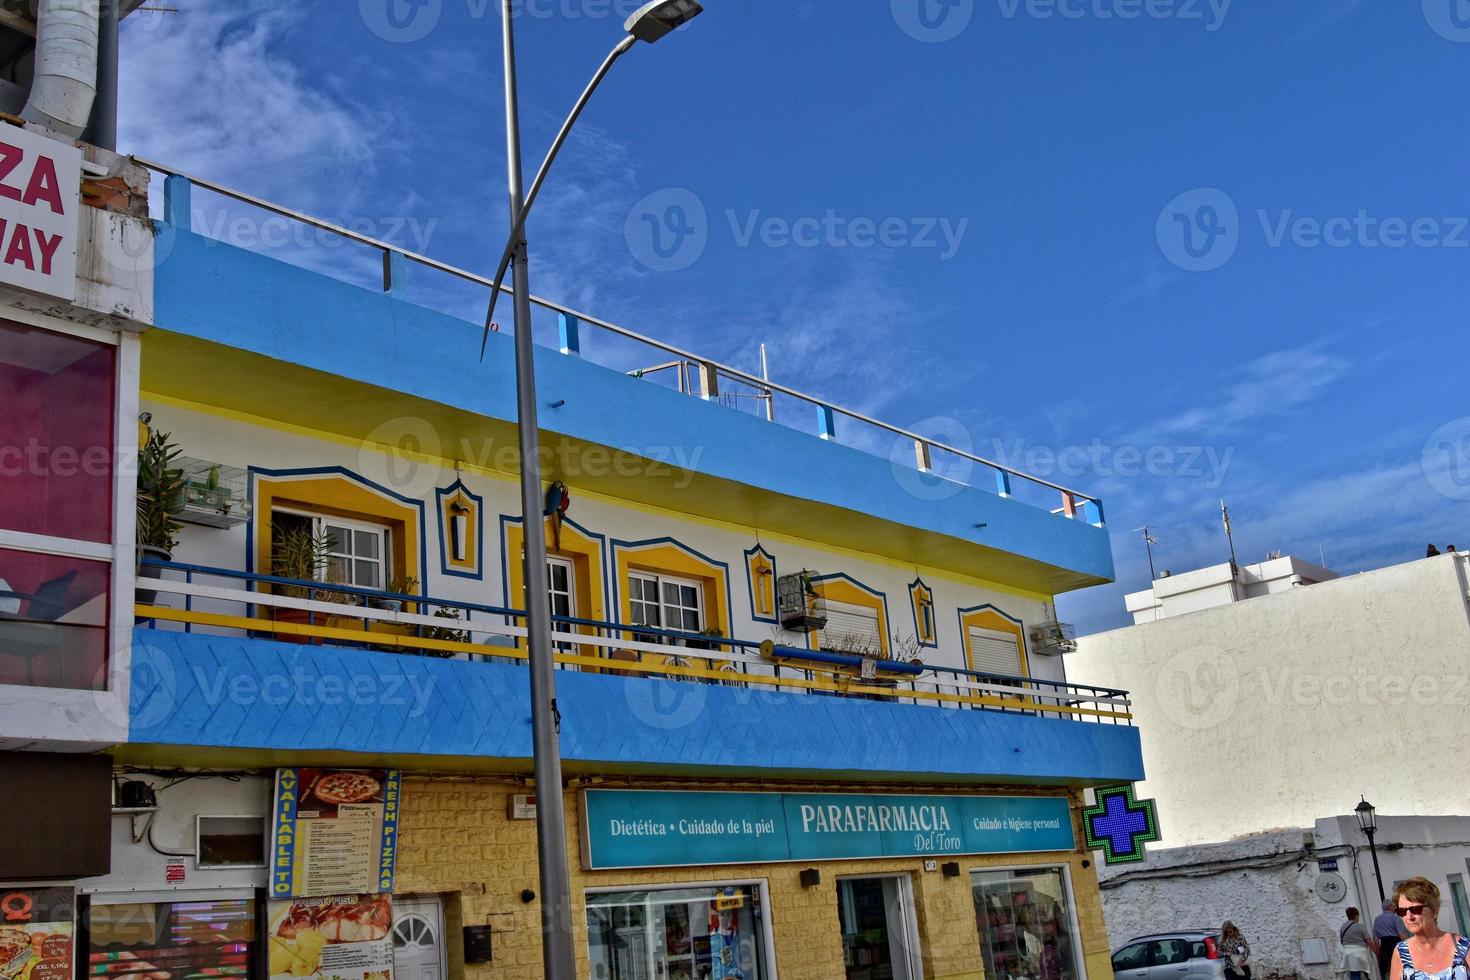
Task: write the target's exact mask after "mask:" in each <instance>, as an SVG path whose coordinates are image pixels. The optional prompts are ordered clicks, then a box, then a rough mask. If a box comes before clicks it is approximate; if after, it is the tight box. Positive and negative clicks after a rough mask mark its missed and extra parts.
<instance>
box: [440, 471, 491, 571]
mask: <svg viewBox="0 0 1470 980" xmlns="http://www.w3.org/2000/svg"><path fill="white" fill-rule="evenodd" d="M456 511H458V514H456ZM456 516H461V517H463V518H464V519H465V522H466V524H465V555H464V557H463V558H455V557H454V518H455V517H456ZM439 526H440V527H442V528H443V529H444V540H443V541H441V542H440V546H441V547H442V548H443V549H444V564H445V565H447V566H449V567H450V568H452V569H455V570H457V571H461V572H465V573H467V574H470V575H474V574H477V573H478V572H479V571H480V538H481V534H480V503H479V501H477V500H475V499H474V498H473V497H471V496H470V495H469V494H467V493H465V492H464V490H462V489H461V490H455V491H454V493H451V494H447V495H445V496H443V497H440V498H439Z"/></svg>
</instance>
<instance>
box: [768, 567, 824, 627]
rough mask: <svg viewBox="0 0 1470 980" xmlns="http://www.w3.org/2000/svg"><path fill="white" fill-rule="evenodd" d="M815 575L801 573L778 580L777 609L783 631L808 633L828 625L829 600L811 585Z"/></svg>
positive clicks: (783, 576) (812, 573)
mask: <svg viewBox="0 0 1470 980" xmlns="http://www.w3.org/2000/svg"><path fill="white" fill-rule="evenodd" d="M815 575H816V573H815V572H807V571H801V572H796V573H795V574H793V575H782V576H781V577H780V578H778V579H777V580H776V608H777V611H778V612H779V614H780V618H781V628H782V629H788V630H798V631H801V632H806V631H810V630H819V629H821V628H822V627H824V626H826V625H827V600H826V599H824V598H822V597H821V596H820V595H818V594H817V592H816V591H815V590H814V589H813V588H812V584H811V583H812V578H813V577H814V576H815Z"/></svg>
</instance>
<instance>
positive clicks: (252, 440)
mask: <svg viewBox="0 0 1470 980" xmlns="http://www.w3.org/2000/svg"><path fill="white" fill-rule="evenodd" d="M143 408H144V410H146V411H150V412H152V413H153V424H154V426H155V427H157V428H159V429H161V430H162V431H165V432H170V433H172V435H173V437H174V440H175V441H176V442H177V443H178V444H179V446H180V447H181V449H182V451H183V454H184V455H185V456H189V457H194V458H199V459H207V460H209V461H211V462H217V463H221V464H225V465H232V466H240V467H250V466H258V467H264V468H268V469H278V470H279V469H296V468H308V467H323V466H341V467H344V468H346V469H348V470H351V471H353V472H354V473H358V474H361V475H363V476H365V477H367V478H368V479H372V480H374V481H375V482H385V478H386V475H387V474H388V473H389V471H390V466H391V467H393V468H394V471H395V473H396V476H397V479H396V480H395V481H394V482H395V485H396V486H397V487H399V488H403V489H402V492H405V493H406V494H407V493H409V492H411V495H412V496H414V497H415V498H417V499H423V500H424V501H425V502H426V506H425V516H426V533H425V534H424V539H425V546H426V548H427V552H428V554H427V564H428V575H427V579H426V581H425V588H424V591H425V592H426V593H427V594H429V595H432V596H435V597H440V598H447V599H461V600H464V601H471V602H479V603H484V604H490V605H497V606H498V605H502V604H504V603H505V602H506V598H507V593H506V591H505V586H504V574H503V572H502V561H501V546H500V515H502V514H505V515H519V513H520V500H519V485H518V483H517V482H516V481H515V478H514V477H512V476H510V475H507V474H490V475H487V474H484V473H479V472H470V471H465V472H464V473H463V474H462V477H461V478H462V479H463V482H464V483H465V485H466V486H467V487H468V488H469V489H470V490H471V491H472V492H473V493H475V494H478V495H480V496H482V497H484V498H485V504H484V509H485V539H484V540H485V551H486V554H485V560H484V575H485V577H484V581H483V582H481V581H473V580H467V579H464V578H456V577H447V576H444V575H442V574H441V573H440V571H439V568H440V553H439V542H438V531H437V521H436V518H435V516H434V508H435V505H436V504H435V496H434V489H435V488H436V487H441V488H442V487H447V486H449V485H450V484H451V483H453V482H454V480H455V478H456V475H455V473H454V471H453V470H452V469H449V468H442V469H441V468H440V467H438V466H436V465H429V464H409V465H411V466H412V467H414V468H412V469H411V470H405V469H404V466H405V464H404V463H403V461H397V460H389V459H388V458H387V457H385V456H383V455H382V454H381V453H379V452H378V451H377V450H376V449H371V450H365V449H363V448H361V447H359V446H357V445H346V444H343V443H342V442H339V441H330V440H325V439H317V438H313V437H310V436H306V435H298V434H294V433H290V432H285V431H281V430H277V429H272V428H265V427H261V426H257V425H251V424H247V423H245V422H242V421H237V420H234V419H227V418H223V417H219V416H214V415H209V414H204V413H202V412H198V411H195V410H191V409H187V408H183V407H179V406H176V405H172V404H162V403H157V402H151V401H147V400H146V399H145V402H144V405H143ZM571 489H572V494H573V500H574V503H573V506H572V509H571V511H570V514H569V516H570V517H571V518H572V519H573V520H575V521H576V522H577V523H578V524H579V525H581V526H582V527H585V528H587V529H588V530H589V531H592V532H594V533H597V534H603V535H606V537H607V538H608V540H609V541H611V540H614V539H616V540H622V541H640V540H647V539H652V538H661V537H666V536H668V537H674V538H676V539H678V540H679V541H680V542H682V543H683V544H685V545H687V546H688V547H690V548H693V549H695V550H697V551H699V552H701V553H702V554H704V555H707V556H709V557H711V558H713V559H715V560H718V561H721V562H725V563H727V564H728V565H729V581H730V589H731V596H730V599H731V602H730V605H731V613H732V627H733V631H734V633H735V635H736V636H737V637H738V638H741V639H751V640H763V639H766V638H767V637H771V636H772V635H773V631H774V630H776V627H774V626H772V625H770V624H766V623H757V622H755V621H754V620H753V618H752V616H751V612H750V601H749V598H748V595H749V592H748V587H747V584H746V573H745V558H744V552H745V551H746V550H747V549H749V548H751V547H753V546H754V545H755V544H756V532H755V530H754V529H742V528H734V527H730V526H724V525H709V524H701V523H699V522H697V521H694V520H691V519H689V518H688V517H687V516H684V515H681V514H677V513H674V512H671V511H670V512H657V511H650V510H648V509H647V508H633V507H627V506H624V505H621V504H619V503H618V502H616V501H612V500H608V499H605V498H598V497H593V496H590V495H588V494H586V493H583V492H579V490H578V488H577V487H575V486H573V487H572V488H571ZM247 527H248V525H247V526H241V527H237V528H233V529H229V530H218V529H212V528H200V527H193V526H189V527H186V528H185V529H184V533H183V535H182V538H181V543H180V546H179V548H178V549H177V550H176V552H175V555H174V557H175V560H177V561H181V562H188V563H194V564H200V565H210V566H214V567H221V568H230V569H244V567H245V561H246V550H245V542H246V533H247V531H246V528H247ZM761 543H762V544H763V545H764V547H765V548H766V550H767V551H768V552H770V553H772V554H773V555H774V556H775V558H776V563H777V566H778V569H779V570H780V572H781V573H782V574H786V573H789V572H795V571H799V570H801V569H803V568H807V569H812V570H814V571H817V572H819V573H822V574H827V573H834V572H845V573H846V574H848V575H850V576H852V577H853V578H855V579H857V580H858V581H860V582H862V583H864V584H865V585H867V586H869V587H871V588H873V589H876V590H878V591H880V592H883V593H884V594H885V595H886V596H887V604H888V621H889V632H890V633H891V634H892V633H897V634H900V635H901V636H904V637H907V636H911V635H913V633H914V623H913V615H912V612H911V610H910V603H909V596H908V585H909V583H910V582H912V581H913V580H914V579H915V578H916V577H919V576H920V575H921V574H922V577H923V578H924V580H925V582H926V584H928V585H929V586H930V588H932V589H933V590H934V594H935V603H936V610H935V615H936V619H937V623H938V628H939V640H940V647H939V649H938V650H933V649H925V650H924V651H922V658H923V660H924V661H925V662H926V663H932V664H944V665H951V666H956V667H958V666H962V665H963V663H964V659H963V652H962V647H961V638H960V636H959V625H958V619H957V610H958V609H960V608H968V607H972V606H978V605H982V604H985V603H993V604H995V605H996V606H998V607H1000V608H1001V609H1003V610H1005V611H1006V612H1007V613H1008V614H1009V615H1011V616H1012V617H1016V618H1019V619H1021V620H1023V621H1024V622H1025V624H1026V625H1027V628H1029V626H1030V625H1031V624H1034V623H1037V622H1041V621H1045V620H1048V619H1050V618H1052V614H1051V610H1050V605H1049V603H1048V602H1046V601H1045V600H1043V599H1041V598H1038V597H1034V596H1023V595H1018V594H1016V593H1012V592H1006V591H1003V590H1001V589H1000V588H996V587H991V586H986V585H985V584H983V583H976V582H973V581H968V580H960V579H956V578H953V577H949V576H945V575H943V574H941V573H940V572H939V571H938V570H935V569H930V568H926V567H923V566H918V567H917V568H916V567H907V568H903V567H896V566H895V565H893V564H892V563H889V562H885V561H883V560H879V559H875V558H870V557H865V556H862V555H859V554H856V553H838V552H834V551H833V550H832V549H828V548H823V547H820V546H816V545H813V544H811V543H809V542H798V541H791V540H786V539H782V538H774V537H771V536H770V535H763V536H762V538H761ZM606 557H607V559H608V568H607V570H606V574H607V575H609V576H611V574H612V567H611V554H608V555H607V556H606ZM517 560H518V558H517ZM511 574H512V575H515V574H517V572H516V569H515V567H514V563H512V567H511ZM212 584H219V583H212ZM170 601H172V602H174V604H178V602H179V600H178V599H177V598H173V599H172V600H170ZM195 608H196V609H208V608H210V607H209V604H208V603H207V602H203V603H197V604H196V605H195ZM779 642H784V643H789V644H791V645H795V646H805V643H804V641H803V639H802V638H801V637H800V636H799V635H798V634H792V633H786V634H784V635H783V636H782V638H781V639H780V640H779ZM1028 646H1029V644H1028ZM1029 659H1030V665H1029V666H1030V673H1031V674H1032V675H1033V676H1036V677H1043V678H1048V679H1057V680H1060V679H1063V676H1064V674H1063V664H1062V661H1061V658H1060V657H1048V656H1040V655H1031V656H1030V658H1029ZM1079 680H1081V681H1083V682H1096V683H1098V684H1101V685H1108V686H1111V675H1110V673H1109V672H1108V671H1102V672H1099V673H1098V674H1096V675H1093V676H1082V677H1080V678H1079Z"/></svg>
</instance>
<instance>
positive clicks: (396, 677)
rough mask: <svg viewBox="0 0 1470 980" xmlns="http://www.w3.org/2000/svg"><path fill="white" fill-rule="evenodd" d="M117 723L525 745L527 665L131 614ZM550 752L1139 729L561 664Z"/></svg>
mask: <svg viewBox="0 0 1470 980" xmlns="http://www.w3.org/2000/svg"><path fill="white" fill-rule="evenodd" d="M132 675H133V687H132V706H131V715H132V729H131V736H130V741H131V742H134V743H146V744H152V745H178V746H209V747H216V748H225V749H241V750H249V751H258V752H275V753H279V752H288V753H302V754H303V757H309V756H310V754H311V753H313V752H316V753H321V752H329V751H331V752H348V753H363V754H370V755H373V756H389V755H391V756H411V757H416V759H415V761H417V759H422V765H423V766H424V768H432V767H433V766H434V764H435V757H452V758H454V759H456V760H463V759H465V758H469V757H478V758H483V759H498V760H504V761H524V760H528V759H529V757H530V754H531V715H530V703H529V691H528V679H527V674H526V670H525V668H524V667H523V666H519V665H515V664H497V663H467V662H463V661H456V660H437V659H431V658H426V657H414V656H406V655H401V654H389V653H376V652H371V651H366V650H356V649H348V648H340V647H330V646H320V647H310V646H300V645H297V644H293V643H281V642H277V641H275V640H265V639H243V638H231V637H217V636H206V635H201V634H197V633H196V634H185V633H179V632H166V631H161V630H151V629H137V630H135V631H134V641H133V667H132ZM557 685H558V701H559V706H560V709H561V714H562V730H561V740H562V741H561V744H562V755H563V758H564V759H565V761H566V763H567V765H568V767H569V768H573V769H581V770H583V771H599V772H608V773H612V772H619V771H625V772H638V771H658V772H667V773H670V774H679V773H683V774H689V775H701V774H702V775H715V774H722V773H723V774H737V773H750V774H757V773H759V774H764V775H768V776H770V777H772V778H781V777H790V778H799V777H811V776H823V775H829V776H833V775H837V774H843V775H851V776H860V777H863V778H875V779H877V778H881V779H900V780H911V779H913V780H917V779H931V780H933V779H940V780H955V781H960V782H965V781H975V782H982V781H983V782H1009V783H1057V784H1069V785H1088V784H1097V783H1104V782H1136V781H1138V780H1141V779H1142V778H1143V758H1142V752H1141V750H1140V747H1139V739H1138V730H1137V729H1135V728H1131V727H1127V726H1123V725H1097V724H1090V723H1084V722H1076V721H1068V720H1062V719H1053V718H1047V717H1037V716H1030V715H1022V714H1012V713H1007V712H998V711H957V710H944V709H939V708H933V707H923V706H914V705H904V704H889V703H882V702H874V701H863V700H856V699H848V698H838V697H818V696H811V695H787V694H782V693H780V692H766V691H752V690H746V689H744V688H736V687H722V686H708V685H704V684H694V683H686V682H675V681H654V680H648V679H645V678H638V677H613V676H609V675H602V674H584V673H579V672H575V671H560V672H558V673H557Z"/></svg>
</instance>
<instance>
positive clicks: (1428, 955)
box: [1389, 878, 1470, 980]
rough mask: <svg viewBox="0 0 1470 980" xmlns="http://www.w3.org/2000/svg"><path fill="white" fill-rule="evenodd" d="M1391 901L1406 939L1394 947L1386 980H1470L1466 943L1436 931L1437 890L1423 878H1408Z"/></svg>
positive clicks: (1469, 946) (1468, 942)
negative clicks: (1390, 969) (1396, 955)
mask: <svg viewBox="0 0 1470 980" xmlns="http://www.w3.org/2000/svg"><path fill="white" fill-rule="evenodd" d="M1393 901H1394V911H1395V912H1396V913H1398V914H1399V915H1400V916H1402V917H1403V920H1404V928H1406V929H1408V930H1409V938H1408V939H1405V940H1404V941H1403V942H1401V943H1399V945H1398V953H1399V955H1398V959H1397V960H1396V961H1395V962H1394V964H1393V973H1392V974H1390V976H1389V980H1470V969H1467V968H1466V966H1465V958H1466V956H1467V955H1470V939H1466V938H1465V937H1464V936H1456V935H1454V934H1453V933H1448V932H1445V931H1444V930H1443V929H1441V928H1440V927H1439V886H1438V885H1436V884H1435V883H1434V882H1432V881H1430V880H1429V879H1427V878H1410V879H1409V880H1407V881H1402V882H1399V885H1398V887H1397V888H1395V889H1394V890H1393Z"/></svg>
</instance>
